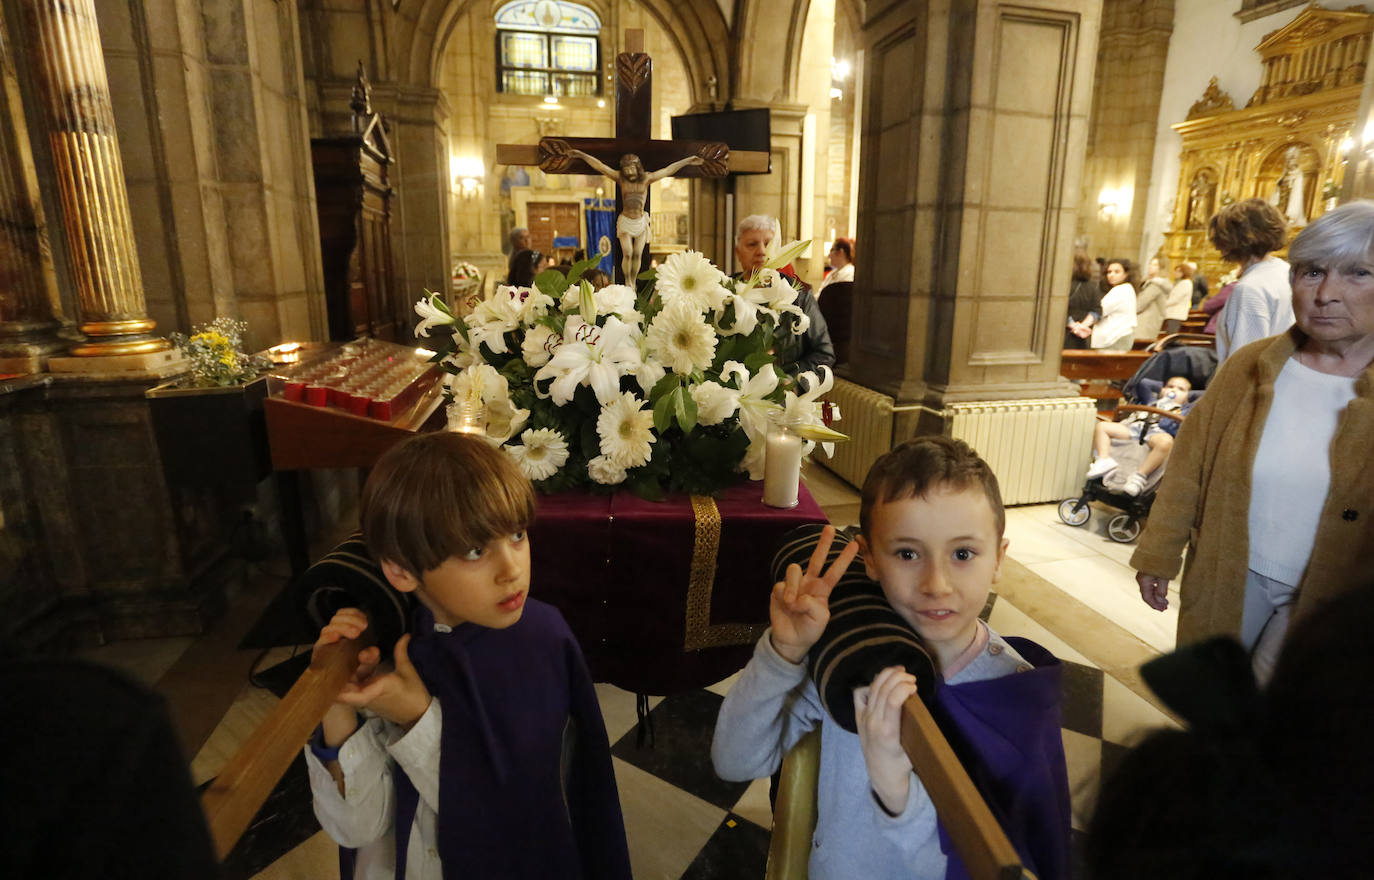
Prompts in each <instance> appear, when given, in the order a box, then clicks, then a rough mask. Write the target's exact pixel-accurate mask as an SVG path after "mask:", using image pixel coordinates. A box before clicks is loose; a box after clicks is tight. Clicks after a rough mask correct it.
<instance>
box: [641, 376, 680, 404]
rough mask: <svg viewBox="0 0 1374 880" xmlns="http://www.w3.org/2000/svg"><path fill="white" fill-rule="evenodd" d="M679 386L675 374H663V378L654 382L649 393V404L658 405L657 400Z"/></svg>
mask: <svg viewBox="0 0 1374 880" xmlns="http://www.w3.org/2000/svg"><path fill="white" fill-rule="evenodd" d="M681 385H682V381H681V380H680V379H678V377H677V375H676V374H675V373H664V374H663V378H662V379H659V380H658V381H657V382H655V383H654V387H653V388H652V389H651V390H650V391H649V402H650V403H658V401H659V398H661V397H662V396H663V395H665V394H667V393H668V392H669V391H672V390H673V389H674V388H677V387H680V386H681Z"/></svg>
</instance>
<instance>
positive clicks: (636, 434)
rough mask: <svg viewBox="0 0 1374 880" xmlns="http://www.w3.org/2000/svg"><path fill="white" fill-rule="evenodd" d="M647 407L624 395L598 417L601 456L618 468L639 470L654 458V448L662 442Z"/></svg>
mask: <svg viewBox="0 0 1374 880" xmlns="http://www.w3.org/2000/svg"><path fill="white" fill-rule="evenodd" d="M643 407H644V401H642V400H640V399H639V398H637V397H635V396H634V394H633V393H632V392H629V391H624V392H621V394H620V396H619V397H616V398H614V399H613V400H612V401H611V402H610V403H608V404H606V405H605V406H603V407H602V408H601V415H599V416H597V417H596V433H597V436H599V437H600V438H601V454H602V455H604V456H606V458H607V459H609V460H610V461H611V463H612V464H614V465H616V466H618V467H623V468H632V467H639V466H640V465H642V464H646V463H647V462H648V461H649V456H650V455H651V454H652V449H651V448H650V447H651V446H652V444H653V442H654V441H655V440H656V439H658V438H656V437H655V436H654V432H653V425H654V414H653V412H652V411H650V410H646V409H644V408H643Z"/></svg>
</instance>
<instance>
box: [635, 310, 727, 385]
mask: <svg viewBox="0 0 1374 880" xmlns="http://www.w3.org/2000/svg"><path fill="white" fill-rule="evenodd" d="M648 342H649V351H650V352H652V353H653V355H654V357H655V358H656V359H657V360H658V361H659V362H661V363H662V364H663V365H664V366H665V367H667V368H668V369H670V370H672V371H673V372H674V373H690V372H692V371H693V370H705V369H706V368H707V367H709V366H711V360H712V359H713V358H714V357H715V356H716V331H715V330H713V329H712V328H711V325H709V324H707V323H706V321H705V320H704V319H703V318H702V316H701V312H700V311H699V310H697V309H696V308H695V307H694V306H692V305H691V304H690V303H689V302H686V301H684V300H675V301H674V302H672V303H670V304H669V305H668V306H667V308H665V309H664V310H663V311H661V312H659V313H658V315H657V316H656V317H655V318H654V320H653V323H652V324H650V325H649V333H648Z"/></svg>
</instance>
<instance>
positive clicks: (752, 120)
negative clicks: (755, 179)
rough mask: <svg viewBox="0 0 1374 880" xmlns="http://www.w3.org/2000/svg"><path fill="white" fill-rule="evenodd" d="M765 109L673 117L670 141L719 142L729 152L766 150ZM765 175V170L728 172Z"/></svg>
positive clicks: (767, 132)
mask: <svg viewBox="0 0 1374 880" xmlns="http://www.w3.org/2000/svg"><path fill="white" fill-rule="evenodd" d="M770 134H771V132H770V128H769V122H768V108H766V107H761V108H758V109H754V110H722V111H720V112H718V113H693V114H692V115H690V116H674V117H673V140H682V141H723V142H724V143H725V144H726V145H728V146H729V147H730V149H732V150H754V151H757V152H760V153H767V152H769V151H770V147H771V144H770ZM732 173H748V174H767V173H768V172H766V171H753V172H732Z"/></svg>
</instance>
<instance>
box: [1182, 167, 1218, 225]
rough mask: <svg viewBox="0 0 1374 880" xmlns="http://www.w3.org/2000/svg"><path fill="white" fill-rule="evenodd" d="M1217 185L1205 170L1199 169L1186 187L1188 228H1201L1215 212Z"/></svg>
mask: <svg viewBox="0 0 1374 880" xmlns="http://www.w3.org/2000/svg"><path fill="white" fill-rule="evenodd" d="M1216 191H1217V185H1216V182H1215V181H1214V180H1212V176H1211V174H1210V173H1208V172H1207V171H1199V172H1198V173H1197V174H1196V175H1195V176H1194V177H1193V184H1192V186H1190V187H1188V228H1189V229H1202V228H1204V227H1205V226H1206V225H1207V223H1208V221H1210V220H1211V219H1212V214H1214V213H1215V212H1216Z"/></svg>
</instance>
